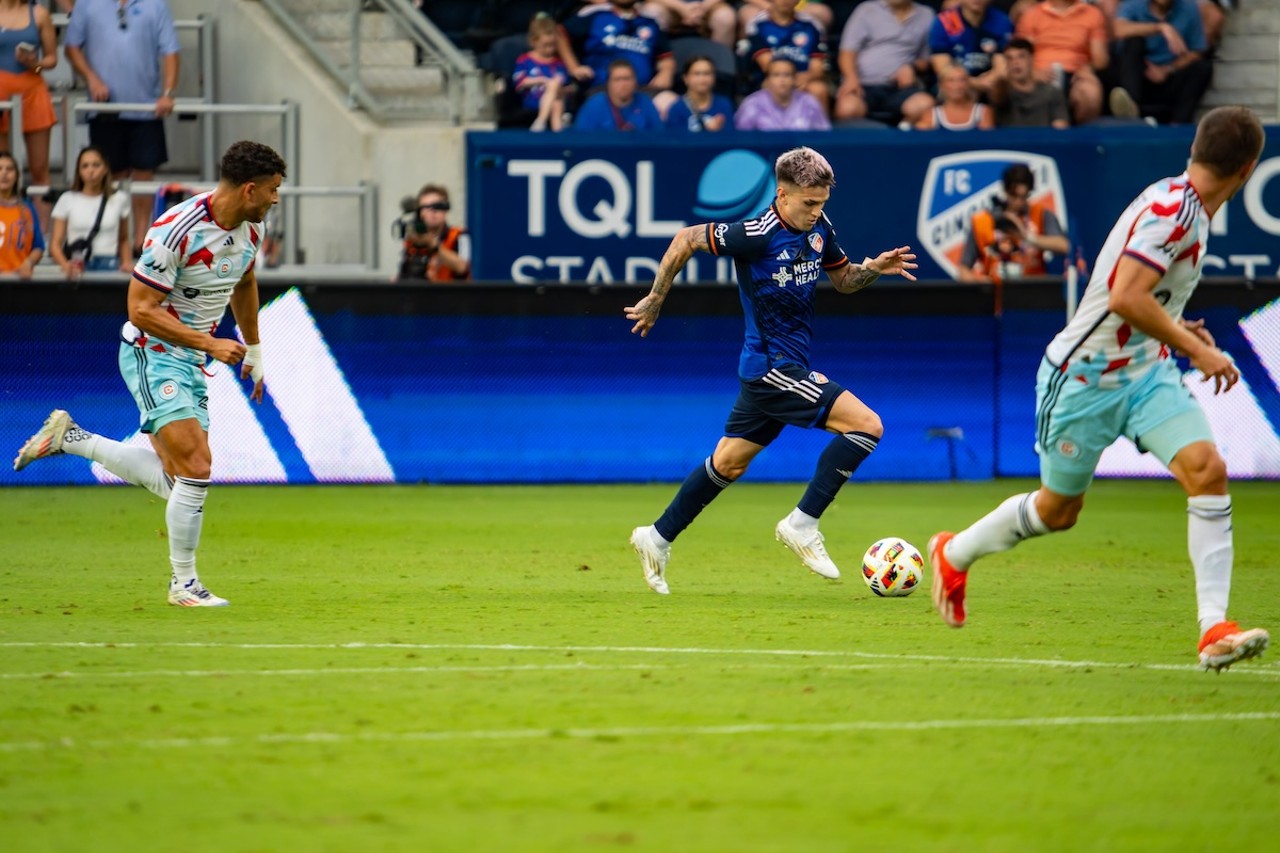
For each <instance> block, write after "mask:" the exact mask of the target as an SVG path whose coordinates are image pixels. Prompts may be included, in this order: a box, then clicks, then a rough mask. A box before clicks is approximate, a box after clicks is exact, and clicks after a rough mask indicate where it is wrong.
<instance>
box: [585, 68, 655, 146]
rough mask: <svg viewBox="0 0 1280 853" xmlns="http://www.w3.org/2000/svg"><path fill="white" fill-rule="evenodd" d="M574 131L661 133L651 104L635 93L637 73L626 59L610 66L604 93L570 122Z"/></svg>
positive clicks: (641, 95)
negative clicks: (654, 131) (653, 131)
mask: <svg viewBox="0 0 1280 853" xmlns="http://www.w3.org/2000/svg"><path fill="white" fill-rule="evenodd" d="M573 126H574V129H576V130H615V131H622V132H624V133H625V132H629V131H636V130H661V129H662V118H661V117H660V116H659V115H658V110H657V108H656V107H654V105H653V100H652V99H651V98H650V97H649V96H648V95H646V94H645V93H643V92H638V91H636V72H635V70H634V69H633V68H632V67H631V63H629V62H627V61H626V60H625V59H615V60H614V61H613V62H612V63H611V64H610V65H609V82H608V83H606V84H605V89H604V91H603V92H596V93H595V94H594V95H592V96H591V97H590V98H587V100H586V103H584V104H583V105H582V109H580V110H579V111H578V117H577V119H575V120H574V122H573Z"/></svg>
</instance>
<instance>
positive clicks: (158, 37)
mask: <svg viewBox="0 0 1280 853" xmlns="http://www.w3.org/2000/svg"><path fill="white" fill-rule="evenodd" d="M64 49H65V50H66V54H67V59H69V60H70V61H71V66H72V67H73V68H74V69H75V70H76V73H77V74H79V75H80V76H81V77H83V78H84V79H85V82H86V83H87V84H88V86H89V97H90V98H92V99H93V100H94V101H98V102H104V103H105V102H115V103H154V104H155V107H154V109H152V110H149V111H147V112H126V113H114V112H112V113H106V112H103V113H97V114H93V115H91V116H90V118H89V144H91V145H93V146H94V147H96V148H99V149H101V150H102V151H103V152H104V153H105V154H106V156H107V161H108V162H109V163H111V166H112V168H114V169H115V176H114V177H115V178H116V180H123V179H125V178H131V179H133V180H135V181H150V180H151V179H152V178H153V177H154V175H155V170H156V168H157V167H158V166H160V165H162V164H163V163H164V162H165V161H166V160H168V159H169V152H168V149H167V148H166V146H165V138H164V121H163V120H164V118H165V116H167V115H169V114H170V113H172V112H173V94H174V91H175V90H176V89H177V86H178V53H179V50H180V49H181V48H180V46H179V44H178V34H177V31H176V30H175V29H174V26H173V15H172V14H170V12H169V7H168V5H167V4H166V3H165V2H164V0H129V2H127V3H124V4H122V3H120V2H117V0H79V2H77V3H76V5H75V9H74V10H73V11H72V13H71V20H70V22H69V23H68V24H67V31H66V36H65V39H64ZM150 209H151V199H150V198H148V197H147V196H145V195H134V196H133V217H134V222H135V223H136V224H137V227H136V228H135V229H134V247H133V253H134V254H135V255H138V256H140V255H141V254H142V240H143V238H144V237H145V236H146V233H147V227H146V226H147V224H149V222H150V219H149V213H150Z"/></svg>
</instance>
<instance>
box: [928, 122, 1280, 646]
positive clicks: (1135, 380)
mask: <svg viewBox="0 0 1280 853" xmlns="http://www.w3.org/2000/svg"><path fill="white" fill-rule="evenodd" d="M1263 141H1264V134H1263V130H1262V125H1261V124H1260V123H1259V122H1258V119H1257V117H1256V116H1255V115H1254V114H1253V113H1252V112H1250V111H1249V110H1247V109H1245V108H1244V107H1219V108H1218V109H1215V110H1213V111H1211V112H1210V113H1208V114H1207V115H1206V116H1205V117H1204V118H1203V119H1202V120H1201V121H1200V125H1199V127H1198V128H1197V129H1196V136H1195V141H1194V142H1192V144H1191V164H1190V165H1189V166H1188V167H1187V170H1186V171H1185V172H1183V173H1182V174H1181V175H1178V176H1177V177H1174V178H1165V179H1163V180H1160V181H1157V182H1156V183H1154V184H1152V185H1151V186H1149V187H1147V189H1145V190H1143V192H1142V193H1141V194H1140V195H1139V196H1138V197H1137V198H1136V199H1134V200H1133V202H1131V203H1130V204H1129V206H1128V208H1126V209H1125V211H1124V213H1123V214H1122V215H1121V216H1120V219H1119V221H1117V222H1116V225H1115V227H1114V228H1113V229H1112V230H1111V234H1110V235H1109V236H1108V237H1107V241H1106V243H1105V244H1104V245H1103V247H1102V251H1101V252H1100V253H1099V254H1098V260H1097V263H1096V264H1095V265H1094V272H1093V276H1092V277H1091V278H1090V280H1089V285H1088V287H1087V288H1086V289H1085V292H1084V297H1083V298H1082V299H1081V301H1080V306H1079V309H1078V310H1077V311H1076V313H1075V316H1074V317H1072V318H1071V321H1070V322H1069V323H1068V324H1067V327H1066V328H1065V329H1063V330H1062V331H1061V332H1059V333H1058V336H1057V337H1055V338H1054V339H1053V341H1052V342H1051V343H1050V344H1049V347H1048V349H1047V350H1046V351H1045V355H1044V359H1043V361H1042V362H1041V364H1040V371H1039V374H1038V376H1037V378H1036V401H1037V409H1036V452H1037V453H1038V454H1039V455H1040V483H1041V485H1040V488H1039V490H1037V491H1034V492H1031V493H1029V494H1023V495H1015V496H1013V497H1011V498H1009V499H1007V500H1006V501H1005V502H1004V503H1002V504H1000V506H999V507H997V508H996V509H995V510H993V511H992V512H991V513H989V514H988V515H986V516H984V517H983V518H981V519H979V520H978V521H976V522H975V523H974V524H972V525H971V526H969V527H968V528H966V529H964V530H961V531H960V532H959V533H954V534H953V533H950V532H947V531H942V532H940V533H937V534H936V535H934V537H933V538H932V539H930V541H929V557H930V560H931V562H932V564H933V602H934V606H935V607H936V608H937V610H938V612H939V614H940V615H941V616H942V618H943V620H944V621H945V622H946V623H947V624H948V625H952V626H954V627H956V628H959V627H960V626H962V625H964V622H965V581H966V580H967V578H968V570H969V568H970V566H972V565H973V563H974V561H976V560H977V559H978V558H979V557H983V556H985V555H987V554H993V553H995V552H997V551H1005V550H1008V549H1009V548H1012V547H1013V546H1014V545H1017V544H1018V543H1019V542H1021V541H1022V540H1023V539H1029V538H1031V537H1033V536H1041V535H1044V534H1046V533H1049V532H1056V531H1059V530H1067V529H1068V528H1070V527H1072V526H1074V525H1075V523H1076V519H1077V517H1078V516H1079V515H1080V510H1081V508H1082V507H1083V506H1084V493H1085V491H1086V490H1087V489H1088V487H1089V483H1090V482H1091V481H1092V479H1093V474H1094V471H1095V469H1096V468H1097V465H1098V460H1099V458H1100V457H1101V455H1102V451H1103V450H1105V449H1106V448H1107V447H1108V446H1109V445H1110V444H1111V443H1112V442H1114V441H1115V440H1116V439H1117V438H1118V437H1119V436H1121V435H1123V436H1126V437H1128V438H1129V439H1130V440H1132V441H1133V442H1134V444H1136V445H1137V446H1138V448H1139V449H1141V450H1143V451H1147V452H1150V453H1153V454H1154V455H1155V456H1156V457H1157V458H1158V459H1159V460H1160V461H1161V462H1163V463H1164V465H1165V467H1167V468H1168V469H1169V471H1170V473H1172V474H1173V476H1174V477H1175V478H1176V479H1177V480H1178V482H1179V483H1180V484H1181V485H1182V487H1183V489H1185V490H1186V493H1187V524H1188V537H1187V540H1188V550H1189V551H1190V555H1191V563H1192V566H1193V567H1194V569H1195V578H1196V602H1197V605H1198V616H1199V622H1200V643H1199V654H1200V666H1201V668H1203V669H1214V670H1222V669H1225V668H1226V667H1228V666H1230V665H1231V664H1233V663H1235V662H1236V661H1239V660H1244V659H1246V658H1251V657H1254V656H1256V655H1258V654H1260V653H1261V652H1262V651H1263V650H1264V649H1265V648H1266V647H1267V643H1268V642H1269V641H1270V637H1269V635H1268V634H1267V632H1266V631H1264V630H1262V629H1261V628H1253V629H1251V630H1242V629H1241V628H1240V626H1239V625H1238V624H1237V623H1235V622H1232V621H1229V620H1228V619H1227V599H1228V596H1229V594H1230V591H1231V564H1232V556H1233V552H1232V540H1231V496H1230V495H1229V494H1228V491H1227V466H1226V463H1225V462H1223V459H1222V456H1221V455H1220V454H1219V453H1218V449H1217V447H1216V445H1215V444H1214V442H1213V435H1212V433H1211V432H1210V430H1209V423H1208V420H1207V419H1206V418H1205V415H1204V412H1203V411H1202V410H1201V408H1200V405H1199V404H1198V403H1197V402H1196V400H1195V398H1194V397H1193V396H1192V395H1191V392H1190V391H1188V390H1187V388H1186V387H1185V386H1184V385H1183V384H1182V376H1181V374H1180V373H1179V371H1178V368H1177V364H1176V362H1175V361H1174V360H1173V359H1172V358H1171V357H1170V355H1171V353H1173V352H1178V353H1181V354H1185V355H1186V356H1187V357H1188V358H1189V359H1190V361H1191V366H1192V367H1193V368H1195V369H1196V370H1199V371H1200V373H1201V374H1202V377H1203V381H1206V382H1208V381H1212V382H1213V383H1214V393H1218V392H1222V391H1227V390H1229V389H1230V388H1231V387H1232V386H1233V385H1235V384H1236V382H1237V381H1238V380H1239V379H1240V374H1239V372H1238V371H1237V370H1236V367H1235V365H1234V364H1233V363H1232V361H1231V358H1230V357H1229V356H1228V355H1227V354H1226V353H1224V352H1223V351H1222V350H1220V349H1218V348H1217V347H1216V346H1214V341H1213V336H1212V335H1210V334H1209V332H1208V330H1206V329H1205V328H1204V321H1202V320H1196V321H1188V320H1185V319H1183V316H1182V311H1183V308H1184V307H1186V304H1187V300H1188V299H1190V298H1191V294H1192V292H1193V291H1194V290H1195V287H1196V284H1198V283H1199V281H1200V272H1201V267H1202V266H1203V264H1204V255H1205V246H1206V243H1207V241H1208V238H1209V222H1210V220H1211V219H1212V218H1213V215H1214V213H1216V212H1217V210H1218V209H1219V208H1220V207H1221V206H1222V205H1223V204H1224V203H1226V201H1227V200H1229V199H1230V198H1232V197H1233V196H1234V195H1235V194H1236V193H1237V192H1238V191H1239V190H1240V188H1241V187H1243V186H1244V184H1245V182H1246V181H1247V180H1248V179H1249V176H1250V175H1251V174H1252V173H1253V169H1254V167H1255V166H1256V165H1257V162H1258V158H1259V156H1260V155H1261V153H1262V145H1263Z"/></svg>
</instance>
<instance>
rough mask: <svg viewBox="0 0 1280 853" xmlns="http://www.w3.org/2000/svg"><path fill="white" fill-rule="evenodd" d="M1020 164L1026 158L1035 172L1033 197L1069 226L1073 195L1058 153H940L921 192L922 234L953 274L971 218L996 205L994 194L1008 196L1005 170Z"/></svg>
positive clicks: (940, 263)
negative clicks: (1065, 188) (1068, 195)
mask: <svg viewBox="0 0 1280 853" xmlns="http://www.w3.org/2000/svg"><path fill="white" fill-rule="evenodd" d="M1014 163H1025V164H1026V165H1027V166H1028V167H1029V168H1030V169H1031V174H1032V175H1034V176H1035V179H1036V185H1035V188H1034V189H1033V190H1032V191H1031V201H1033V202H1036V203H1038V204H1041V205H1043V206H1044V207H1046V208H1047V209H1049V210H1051V211H1053V212H1054V213H1055V214H1056V215H1057V217H1058V221H1059V222H1061V223H1062V227H1063V228H1064V229H1065V228H1067V227H1068V226H1067V222H1068V219H1067V199H1066V196H1064V195H1063V193H1062V180H1061V178H1060V177H1059V175H1058V164H1057V163H1055V162H1054V160H1053V158H1052V157H1046V156H1045V155H1043V154H1029V153H1027V152H1025V151H963V152H961V153H958V154H946V155H944V156H942V157H934V158H933V159H932V160H930V161H929V168H928V170H927V171H926V172H925V176H924V186H923V188H922V189H921V191H920V210H919V213H918V215H917V217H916V236H917V238H918V239H919V240H920V245H922V246H924V249H925V251H926V252H928V253H929V257H931V258H933V260H934V261H935V262H936V263H937V264H938V266H940V267H942V269H943V270H944V271H946V273H947V275H949V276H952V277H953V278H954V277H955V275H956V268H957V266H958V265H959V263H960V253H961V252H963V251H964V241H965V239H966V238H967V237H968V235H969V223H970V220H971V219H972V218H973V215H974V214H975V213H977V212H978V211H979V210H983V209H988V208H990V207H991V199H992V197H993V196H1003V195H1004V188H1003V186H1001V183H1000V175H1001V173H1003V172H1004V170H1005V169H1007V168H1008V167H1009V166H1012V165H1013V164H1014Z"/></svg>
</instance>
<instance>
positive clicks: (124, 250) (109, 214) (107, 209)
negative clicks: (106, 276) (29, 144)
mask: <svg viewBox="0 0 1280 853" xmlns="http://www.w3.org/2000/svg"><path fill="white" fill-rule="evenodd" d="M131 207H132V204H131V202H130V201H129V194H128V193H123V192H118V191H117V190H116V186H115V182H114V181H112V180H111V167H110V165H109V164H108V162H107V158H106V156H105V155H104V154H103V153H102V152H101V151H99V150H98V149H97V148H94V147H93V146H92V145H90V146H89V147H87V148H82V149H81V150H80V156H79V157H77V158H76V174H75V177H74V178H73V179H72V182H71V189H69V190H67V191H66V192H64V193H63V194H62V195H60V196H58V202H57V204H55V205H54V206H53V230H52V232H51V233H50V235H49V257H51V258H53V261H54V263H56V264H57V265H58V267H59V268H60V269H61V270H62V274H63V275H64V276H66V277H67V278H68V279H76V278H79V277H80V274H81V273H82V272H85V271H89V272H114V271H116V270H119V271H120V272H131V271H132V270H133V257H132V254H131V252H130V251H129V215H130V212H131Z"/></svg>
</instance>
